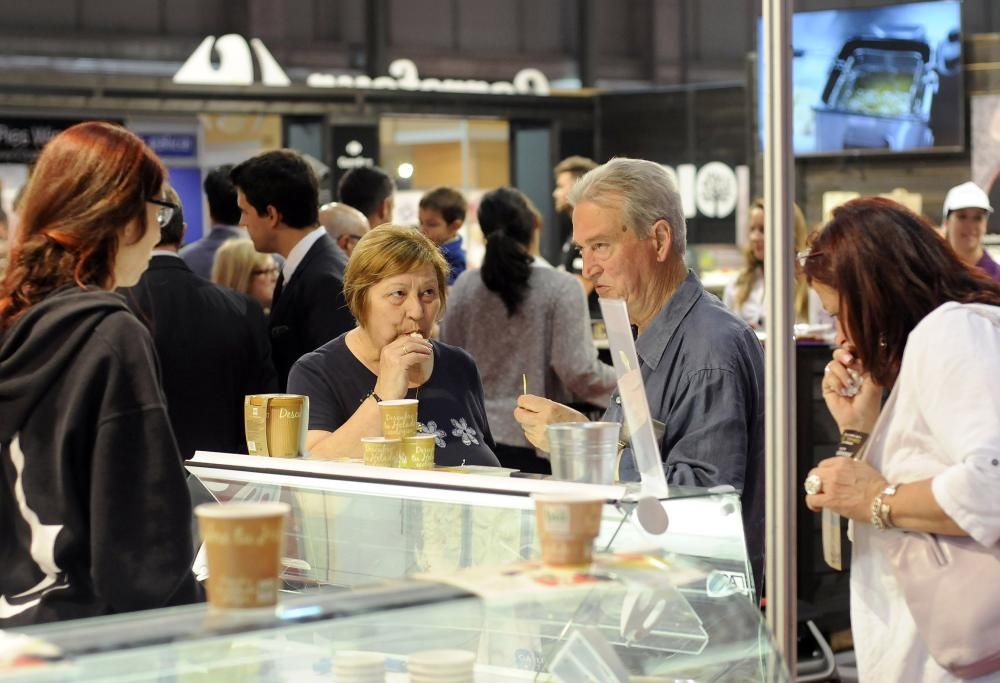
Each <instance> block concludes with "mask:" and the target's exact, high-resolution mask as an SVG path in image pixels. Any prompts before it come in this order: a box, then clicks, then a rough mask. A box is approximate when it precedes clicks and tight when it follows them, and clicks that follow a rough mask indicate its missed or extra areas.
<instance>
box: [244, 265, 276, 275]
mask: <svg viewBox="0 0 1000 683" xmlns="http://www.w3.org/2000/svg"><path fill="white" fill-rule="evenodd" d="M250 273H251V275H253V276H255V277H256V276H257V275H270V276H271V277H277V276H278V266H271V267H270V268H254V269H253V270H251V271H250Z"/></svg>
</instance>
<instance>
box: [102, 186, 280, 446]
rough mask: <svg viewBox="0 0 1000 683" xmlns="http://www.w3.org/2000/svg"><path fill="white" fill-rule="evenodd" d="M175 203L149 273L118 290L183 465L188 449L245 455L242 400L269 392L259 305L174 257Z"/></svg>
mask: <svg viewBox="0 0 1000 683" xmlns="http://www.w3.org/2000/svg"><path fill="white" fill-rule="evenodd" d="M166 194H167V198H168V201H170V202H173V203H174V204H176V205H177V208H176V209H175V210H174V212H173V217H172V218H171V219H170V220H169V222H168V223H167V224H166V225H165V226H163V227H162V229H161V232H160V243H159V244H157V245H156V248H155V249H154V250H153V253H152V256H151V257H150V260H149V268H148V269H147V270H146V272H145V273H144V274H143V276H142V278H141V279H140V280H139V283H138V284H137V285H136V286H135V287H131V288H128V289H123V290H122V293H123V294H125V299H126V301H127V302H128V304H129V307H130V308H131V309H132V311H133V312H134V313H135V314H136V316H137V317H138V318H139V319H140V320H141V321H142V322H143V323H144V324H145V325H146V326H147V327H148V328H149V331H150V333H151V334H152V335H153V344H154V345H155V346H156V353H157V355H158V356H159V358H160V369H161V373H162V376H163V393H164V394H166V397H167V412H168V413H169V415H170V423H171V425H172V426H173V429H174V435H175V436H176V437H177V445H178V446H179V447H180V450H181V455H183V456H184V458H185V459H187V458H190V457H191V456H192V455H194V452H195V451H196V450H206V451H223V452H228V453H246V452H247V451H246V437H245V432H244V429H243V398H244V396H246V395H247V394H261V393H268V392H273V391H275V390H276V389H277V379H276V377H275V374H274V366H273V365H272V364H271V347H270V344H269V343H268V339H267V323H266V321H265V319H264V311H263V310H262V309H261V307H260V304H258V303H257V302H256V301H254V300H253V299H251V298H250V297H249V296H246V295H244V294H239V293H237V292H234V291H233V290H230V289H223V288H222V287H219V286H217V285H214V284H212V283H211V282H209V281H208V280H205V279H203V278H200V277H198V276H197V275H195V274H194V273H193V272H191V269H190V268H189V267H188V266H187V264H185V263H184V261H182V260H181V259H180V257H179V256H178V255H177V248H178V247H179V246H180V244H181V239H182V238H183V236H184V228H185V225H184V215H183V211H182V210H181V208H180V199H179V198H178V196H177V193H176V192H174V190H173V189H170V188H168V189H167V191H166Z"/></svg>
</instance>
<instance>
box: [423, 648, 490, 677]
mask: <svg viewBox="0 0 1000 683" xmlns="http://www.w3.org/2000/svg"><path fill="white" fill-rule="evenodd" d="M475 664H476V655H475V653H473V652H469V651H467V650H426V651H424V652H415V653H413V654H412V655H410V657H409V659H408V661H407V663H406V669H407V672H408V673H409V674H410V683H473V680H474V679H473V676H474V674H473V670H474V667H475Z"/></svg>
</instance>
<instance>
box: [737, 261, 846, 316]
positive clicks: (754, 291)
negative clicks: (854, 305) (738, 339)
mask: <svg viewBox="0 0 1000 683" xmlns="http://www.w3.org/2000/svg"><path fill="white" fill-rule="evenodd" d="M738 278H739V275H737V276H736V277H735V278H733V281H732V282H730V283H729V284H728V285H726V288H725V289H724V290H723V291H722V303H723V305H724V306H725V307H726V308H728V309H729V310H730V311H732V312H733V313H735V314H736V315H738V316H739V317H740V318H742V319H743V320H745V321H746V322H747V323H748V324H749V325H750V326H751V327H753V328H754V329H757V328H760V329H765V328H766V327H767V325H766V321H765V320H764V277H763V273H762V272H761V271H759V270H758V271H757V272H756V273H754V278H753V282H752V283H751V285H750V292H749V293H748V294H747V300H746V301H744V302H743V305H742V306H739V307H737V306H736V280H737V279H738ZM793 296H794V294H793ZM809 324H810V325H821V324H827V325H830V326H832V325H833V318H831V317H830V316H829V314H828V313H827V312H826V311H824V310H823V303H822V302H821V301H820V300H819V295H818V294H816V292H815V291H813V289H812V288H810V289H809Z"/></svg>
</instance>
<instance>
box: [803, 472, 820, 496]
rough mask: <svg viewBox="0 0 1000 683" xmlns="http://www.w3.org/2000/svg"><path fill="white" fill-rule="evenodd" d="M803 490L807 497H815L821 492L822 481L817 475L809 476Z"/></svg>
mask: <svg viewBox="0 0 1000 683" xmlns="http://www.w3.org/2000/svg"><path fill="white" fill-rule="evenodd" d="M803 488H805V490H806V493H807V494H808V495H810V496H815V495H816V494H817V493H822V492H823V480H822V479H820V478H819V475H818V474H810V475H809V476H808V477H806V481H805V484H803Z"/></svg>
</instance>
